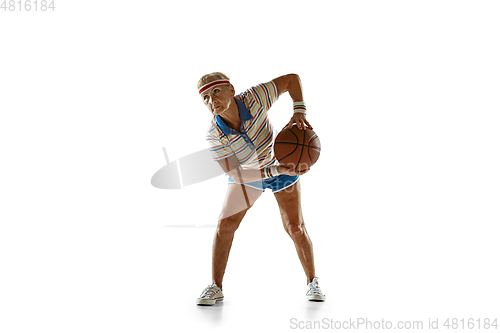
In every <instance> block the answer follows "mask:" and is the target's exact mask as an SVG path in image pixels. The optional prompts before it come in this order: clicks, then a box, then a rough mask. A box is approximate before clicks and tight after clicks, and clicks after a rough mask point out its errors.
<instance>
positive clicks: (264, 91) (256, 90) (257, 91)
mask: <svg viewBox="0 0 500 333" xmlns="http://www.w3.org/2000/svg"><path fill="white" fill-rule="evenodd" d="M242 95H243V96H244V97H250V98H251V99H252V101H251V102H250V104H254V103H255V104H258V105H259V106H260V107H262V108H263V109H264V110H265V111H268V110H269V109H270V108H271V106H272V105H273V103H274V102H276V101H277V100H278V97H279V95H278V87H277V86H276V84H275V83H274V82H273V81H269V82H266V83H261V84H258V85H256V86H253V87H252V88H250V89H248V90H247V91H245V92H244V93H243V94H242ZM250 108H251V109H253V108H252V105H250Z"/></svg>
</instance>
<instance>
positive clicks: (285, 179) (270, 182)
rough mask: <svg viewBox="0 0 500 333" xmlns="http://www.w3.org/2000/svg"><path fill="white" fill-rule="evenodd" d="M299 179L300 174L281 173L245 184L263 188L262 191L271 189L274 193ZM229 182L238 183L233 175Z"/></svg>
mask: <svg viewBox="0 0 500 333" xmlns="http://www.w3.org/2000/svg"><path fill="white" fill-rule="evenodd" d="M298 180H299V176H289V175H279V176H276V177H272V178H267V179H262V180H258V181H255V182H250V183H244V184H243V185H245V186H248V187H251V188H254V189H256V190H261V191H262V192H264V191H265V190H266V189H270V190H272V191H273V193H276V192H279V191H282V190H284V189H286V188H287V187H290V186H292V185H293V184H295V183H296V182H297V181H298ZM229 184H236V182H235V181H234V180H233V179H232V178H231V177H229Z"/></svg>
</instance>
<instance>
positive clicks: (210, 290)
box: [200, 283, 219, 297]
mask: <svg viewBox="0 0 500 333" xmlns="http://www.w3.org/2000/svg"><path fill="white" fill-rule="evenodd" d="M217 289H219V287H217V285H216V284H215V283H214V284H212V285H208V287H206V288H205V289H204V290H203V292H202V293H201V296H200V297H212V296H213V295H215V294H216V293H217V291H218V290H217Z"/></svg>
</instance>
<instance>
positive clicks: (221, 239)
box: [212, 184, 262, 289]
mask: <svg viewBox="0 0 500 333" xmlns="http://www.w3.org/2000/svg"><path fill="white" fill-rule="evenodd" d="M261 194H262V191H259V190H254V189H252V188H249V187H246V186H242V185H239V184H229V185H228V186H227V192H226V198H225V199H224V204H223V206H222V211H221V213H220V215H219V223H218V224H217V230H216V231H215V236H214V243H213V248H212V283H216V284H217V286H219V288H221V289H222V279H223V278H224V272H225V271H226V265H227V260H228V258H229V251H230V250H231V245H232V244H233V237H234V233H235V231H236V229H238V227H239V225H240V223H241V220H242V219H243V217H244V216H245V214H246V212H247V210H248V209H249V208H250V207H251V206H252V205H253V203H254V202H255V200H257V199H258V198H259V196H260V195H261Z"/></svg>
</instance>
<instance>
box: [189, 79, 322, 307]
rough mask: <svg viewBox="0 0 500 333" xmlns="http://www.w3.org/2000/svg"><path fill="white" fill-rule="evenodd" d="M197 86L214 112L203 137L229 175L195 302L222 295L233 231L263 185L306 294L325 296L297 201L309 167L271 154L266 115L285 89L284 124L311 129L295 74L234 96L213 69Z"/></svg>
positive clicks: (271, 139) (210, 302) (215, 299)
mask: <svg viewBox="0 0 500 333" xmlns="http://www.w3.org/2000/svg"><path fill="white" fill-rule="evenodd" d="M198 90H199V93H200V96H201V99H202V100H203V103H204V104H205V105H206V107H207V108H208V110H209V111H210V113H211V114H212V115H213V118H212V122H211V125H210V128H209V130H208V132H207V142H208V143H209V145H210V149H211V152H212V155H213V157H214V159H215V160H216V161H217V162H218V163H219V164H220V166H221V168H222V169H223V170H224V172H226V174H227V175H228V176H229V177H230V178H229V184H228V186H227V192H226V197H225V199H224V203H223V206H222V211H221V213H220V215H219V221H218V224H217V229H216V232H215V236H214V241H213V248H212V284H211V285H208V287H206V288H205V289H204V290H203V292H202V294H201V295H200V297H199V298H198V299H197V302H196V303H197V304H198V305H214V304H216V303H217V302H221V301H222V300H223V299H224V295H223V293H222V279H223V277H224V272H225V270H226V264H227V260H228V257H229V251H230V249H231V245H232V242H233V236H234V233H235V231H236V229H238V226H239V225H240V222H241V220H242V219H243V217H244V216H245V214H246V212H247V210H248V209H249V208H250V207H251V206H252V205H253V203H254V202H255V201H256V200H257V199H258V198H259V196H260V195H261V194H262V192H263V191H265V190H266V189H270V190H271V191H272V192H273V193H274V196H275V198H276V200H277V202H278V206H279V209H280V214H281V218H282V222H283V226H284V228H285V230H286V232H287V233H288V235H289V236H290V237H291V239H292V240H293V242H294V244H295V248H296V250H297V254H298V256H299V259H300V262H301V264H302V267H303V269H304V272H305V274H306V277H307V283H308V290H307V293H306V296H307V299H308V300H310V301H324V300H325V298H326V297H325V295H324V294H323V293H322V292H321V289H320V287H319V285H318V278H317V277H316V276H315V271H314V256H313V246H312V243H311V240H310V238H309V235H308V234H307V231H306V227H305V225H304V220H303V218H302V208H301V204H300V180H299V176H300V175H302V174H304V173H306V172H307V171H308V170H305V171H301V172H297V171H295V170H293V169H289V168H287V167H285V166H283V165H280V164H279V162H278V161H277V160H276V158H275V156H274V153H273V142H274V131H273V127H272V125H271V123H270V122H269V119H268V116H267V112H268V111H269V109H270V108H271V106H272V104H273V103H274V102H275V101H276V100H277V99H278V97H279V96H280V95H282V94H283V93H285V92H288V93H289V95H290V97H291V98H292V100H293V102H294V103H293V104H294V113H293V116H292V117H291V119H290V121H289V122H288V124H287V125H286V126H285V127H287V126H288V127H291V126H292V125H293V124H294V123H295V124H297V127H298V128H299V129H301V130H303V129H305V128H306V126H307V127H310V128H312V126H311V125H310V124H309V122H308V121H307V119H306V113H305V104H304V102H303V98H302V86H301V82H300V78H299V76H298V75H296V74H288V75H284V76H280V77H278V78H276V79H274V80H272V81H269V82H267V83H263V84H259V85H256V86H254V87H251V88H250V89H248V90H246V91H245V92H243V93H240V94H237V95H235V89H234V87H233V85H232V84H231V83H230V81H229V77H228V76H227V75H225V74H223V73H220V72H214V73H211V74H207V75H204V76H203V77H202V78H201V79H200V80H199V82H198Z"/></svg>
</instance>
